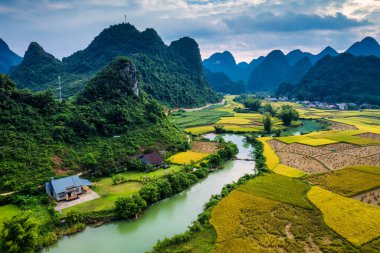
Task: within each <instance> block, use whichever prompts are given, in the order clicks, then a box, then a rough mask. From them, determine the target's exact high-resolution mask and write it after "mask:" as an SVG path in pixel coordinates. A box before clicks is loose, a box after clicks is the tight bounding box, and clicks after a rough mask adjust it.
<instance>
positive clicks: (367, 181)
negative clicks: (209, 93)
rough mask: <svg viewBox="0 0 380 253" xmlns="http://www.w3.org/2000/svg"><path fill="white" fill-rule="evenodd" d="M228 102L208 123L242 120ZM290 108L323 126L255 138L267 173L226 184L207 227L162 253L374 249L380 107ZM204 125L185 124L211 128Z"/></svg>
mask: <svg viewBox="0 0 380 253" xmlns="http://www.w3.org/2000/svg"><path fill="white" fill-rule="evenodd" d="M228 101H229V100H228V99H227V102H228ZM230 101H231V100H230ZM228 106H232V105H231V104H227V106H225V107H222V108H217V109H215V110H218V111H224V110H225V111H228V112H229V113H231V114H232V115H229V116H227V119H226V118H223V117H225V116H220V118H219V119H218V121H215V122H219V123H223V124H228V123H230V124H231V123H232V122H233V124H235V125H238V124H247V122H246V121H243V120H239V121H238V120H237V119H239V116H240V115H238V114H237V113H233V111H229V108H228ZM234 106H236V105H234ZM296 106H297V105H296ZM297 109H298V110H299V112H300V113H301V117H302V118H307V119H318V120H325V119H327V118H328V120H329V122H330V127H331V129H330V130H325V131H317V132H312V133H309V134H305V135H298V136H287V137H262V138H259V140H260V141H261V142H262V144H263V145H264V151H263V153H264V155H265V157H266V165H267V167H268V169H269V172H270V173H265V174H263V175H261V176H258V177H256V178H254V179H251V180H250V181H248V182H247V183H245V184H243V185H242V186H239V187H238V188H236V189H235V190H233V191H232V192H231V193H230V194H229V195H228V196H227V197H225V198H223V199H222V200H221V201H220V202H219V203H218V204H217V205H216V207H215V208H214V209H213V211H212V213H211V216H210V219H209V225H205V226H202V228H201V229H200V230H199V232H194V233H192V238H191V239H189V240H186V241H185V242H178V243H172V244H170V245H169V246H168V247H167V248H166V251H164V252H178V251H185V252H379V251H380V196H379V189H380V177H379V176H380V160H379V157H380V110H364V111H360V112H359V111H323V110H318V109H303V108H299V107H298V108H297ZM189 116H190V115H189ZM244 118H245V119H247V116H245V117H244ZM250 118H251V119H253V118H254V117H253V115H252V116H251V115H250ZM176 120H178V119H176ZM227 122H228V123H227ZM253 122H254V121H253ZM207 127H208V126H198V127H191V128H187V130H188V131H190V132H192V133H193V134H200V133H203V132H207V131H214V130H213V129H212V128H210V127H209V128H207ZM247 132H248V131H247ZM207 235H210V236H207ZM201 238H205V241H204V242H200V241H199V240H200V239H201ZM207 238H208V239H207ZM199 244H200V245H201V246H200V245H199ZM202 245H203V246H202Z"/></svg>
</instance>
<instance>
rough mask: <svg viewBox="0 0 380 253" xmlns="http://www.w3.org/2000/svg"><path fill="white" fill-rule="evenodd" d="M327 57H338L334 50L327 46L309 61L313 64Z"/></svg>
mask: <svg viewBox="0 0 380 253" xmlns="http://www.w3.org/2000/svg"><path fill="white" fill-rule="evenodd" d="M327 55H330V56H337V55H339V53H338V52H337V51H336V50H335V49H334V48H332V47H330V46H328V47H326V48H325V49H323V50H322V51H321V52H320V53H319V54H317V55H315V56H314V57H312V58H311V59H310V60H311V62H312V63H313V64H314V63H316V62H317V61H319V60H320V59H322V58H323V57H325V56H327Z"/></svg>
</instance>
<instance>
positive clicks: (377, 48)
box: [346, 37, 380, 57]
mask: <svg viewBox="0 0 380 253" xmlns="http://www.w3.org/2000/svg"><path fill="white" fill-rule="evenodd" d="M346 53H350V54H352V55H355V56H371V55H373V56H377V57H380V45H379V43H378V42H377V41H376V40H375V39H374V38H372V37H366V38H364V39H363V40H362V41H360V42H356V43H354V44H353V45H352V46H351V47H350V48H348V49H347V51H346Z"/></svg>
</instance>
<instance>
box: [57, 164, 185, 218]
mask: <svg viewBox="0 0 380 253" xmlns="http://www.w3.org/2000/svg"><path fill="white" fill-rule="evenodd" d="M182 168H183V167H182V166H178V165H172V166H170V168H168V169H159V170H156V171H153V172H149V173H144V172H126V173H122V174H121V175H123V176H124V177H125V178H126V180H127V182H126V183H122V184H118V185H114V184H113V182H112V178H111V177H106V178H102V179H101V180H99V181H98V182H95V183H94V186H93V187H92V189H93V190H94V191H96V192H97V193H98V194H99V195H100V198H98V199H94V200H91V201H88V202H85V203H83V204H80V205H77V206H73V207H70V208H66V209H63V210H62V213H63V215H65V214H67V212H69V211H70V210H78V211H80V212H83V213H86V212H94V211H103V210H111V209H113V208H114V207H115V206H114V204H115V201H116V200H117V199H118V198H119V197H122V196H128V195H131V194H134V193H137V192H138V191H139V190H140V189H141V187H142V186H143V183H142V181H143V180H144V178H149V179H150V180H154V179H157V178H160V177H162V176H165V175H167V174H169V173H173V172H177V171H180V170H181V169H182Z"/></svg>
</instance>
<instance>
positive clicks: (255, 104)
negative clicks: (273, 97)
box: [243, 98, 261, 111]
mask: <svg viewBox="0 0 380 253" xmlns="http://www.w3.org/2000/svg"><path fill="white" fill-rule="evenodd" d="M243 105H244V107H246V108H248V109H250V110H252V111H258V110H259V109H260V107H261V100H260V99H256V98H248V99H246V100H245V101H244V102H243Z"/></svg>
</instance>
